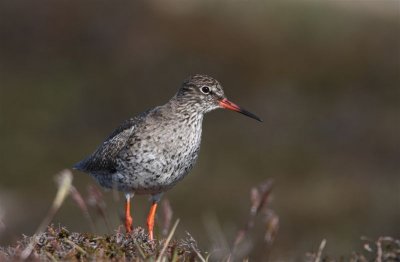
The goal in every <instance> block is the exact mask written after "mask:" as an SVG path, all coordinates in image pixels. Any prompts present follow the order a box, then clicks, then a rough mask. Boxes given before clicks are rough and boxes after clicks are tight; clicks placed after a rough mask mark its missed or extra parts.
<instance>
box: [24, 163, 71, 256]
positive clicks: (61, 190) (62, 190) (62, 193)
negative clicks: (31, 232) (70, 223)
mask: <svg viewBox="0 0 400 262" xmlns="http://www.w3.org/2000/svg"><path fill="white" fill-rule="evenodd" d="M72 179H73V176H72V172H71V171H70V170H68V169H64V170H63V171H61V172H60V173H59V174H58V175H57V176H56V182H57V185H58V191H57V194H56V197H55V198H54V200H53V204H52V205H51V207H50V209H49V212H48V213H47V215H46V217H45V218H44V219H43V221H42V223H41V224H40V226H39V227H38V228H37V230H36V233H35V235H37V234H39V233H42V232H44V230H45V229H46V227H47V226H48V225H49V223H50V222H51V220H52V219H53V217H54V215H55V214H56V213H57V211H58V209H59V208H60V207H61V205H62V204H63V203H64V200H65V198H66V197H67V196H68V194H69V193H70V192H71V186H72ZM33 246H34V238H33V239H32V241H31V243H30V244H29V245H28V246H27V247H26V248H25V249H24V250H23V251H22V253H21V260H26V259H27V258H28V257H29V256H30V254H31V253H32V250H33Z"/></svg>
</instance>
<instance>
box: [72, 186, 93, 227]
mask: <svg viewBox="0 0 400 262" xmlns="http://www.w3.org/2000/svg"><path fill="white" fill-rule="evenodd" d="M71 197H72V199H73V200H74V201H75V203H76V204H77V205H78V207H79V208H80V209H81V211H82V213H83V216H84V217H85V218H86V220H87V221H88V222H89V225H90V228H91V230H92V231H93V232H94V231H96V227H95V225H94V222H93V219H92V217H91V216H90V213H89V209H88V207H87V205H86V203H85V200H83V197H82V195H81V194H80V193H79V191H78V190H77V189H76V188H75V187H74V186H71Z"/></svg>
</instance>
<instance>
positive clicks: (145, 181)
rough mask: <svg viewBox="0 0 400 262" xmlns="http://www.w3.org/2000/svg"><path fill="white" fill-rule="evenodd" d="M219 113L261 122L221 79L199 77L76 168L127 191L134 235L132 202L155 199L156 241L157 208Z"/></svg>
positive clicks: (152, 210)
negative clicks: (210, 116)
mask: <svg viewBox="0 0 400 262" xmlns="http://www.w3.org/2000/svg"><path fill="white" fill-rule="evenodd" d="M217 108H225V109H229V110H233V111H236V112H239V113H242V114H244V115H246V116H248V117H251V118H254V119H256V120H258V121H262V120H261V119H260V118H259V117H257V116H256V115H254V114H253V113H250V112H249V111H246V110H245V109H243V108H241V107H239V106H238V105H236V104H234V103H232V102H230V101H229V100H228V99H227V98H226V96H225V94H224V91H223V89H222V86H221V84H220V83H219V82H218V81H217V80H215V79H214V78H212V77H210V76H206V75H199V74H198V75H194V76H191V77H189V78H188V79H187V80H185V81H184V82H183V84H182V86H181V88H180V89H179V91H178V92H177V93H176V95H175V96H174V97H172V98H171V100H169V101H168V102H167V103H166V104H164V105H162V106H158V107H155V108H153V109H150V110H148V111H145V112H143V113H141V114H139V115H138V116H136V117H134V118H131V119H129V120H127V121H125V122H124V123H123V124H122V125H121V126H119V127H118V128H117V129H116V130H115V131H114V132H113V133H112V134H111V135H110V136H109V137H108V138H106V140H105V141H104V142H103V143H102V144H101V145H100V146H99V147H98V148H97V150H96V151H95V152H94V153H93V154H91V155H90V156H89V157H87V158H86V159H84V160H82V161H81V162H79V163H77V164H76V165H75V166H74V168H75V169H77V170H80V171H83V172H85V173H88V174H90V175H91V176H93V177H94V178H95V179H96V180H97V181H98V182H99V184H100V185H101V186H103V187H105V188H110V189H112V188H114V189H117V190H119V191H122V192H124V194H125V196H126V204H125V228H126V231H127V232H128V233H129V232H131V230H132V217H131V214H130V201H131V198H132V197H133V196H134V194H149V195H151V208H150V212H149V214H148V217H147V227H148V232H149V238H150V240H153V239H154V237H153V228H154V217H155V213H156V209H157V204H158V202H159V201H160V198H161V196H162V194H163V193H164V192H165V191H167V190H169V189H170V188H172V187H173V186H174V185H175V184H176V183H178V182H179V181H181V180H182V179H183V178H184V177H185V176H186V175H187V174H188V173H189V171H190V170H191V169H192V167H193V165H194V164H195V162H196V159H197V156H198V154H199V149H200V141H201V132H202V122H203V117H204V114H205V113H207V112H210V111H212V110H214V109H217Z"/></svg>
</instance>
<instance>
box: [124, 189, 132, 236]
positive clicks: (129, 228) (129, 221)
mask: <svg viewBox="0 0 400 262" xmlns="http://www.w3.org/2000/svg"><path fill="white" fill-rule="evenodd" d="M125 229H126V233H130V232H131V231H132V217H131V197H130V195H127V197H126V204H125Z"/></svg>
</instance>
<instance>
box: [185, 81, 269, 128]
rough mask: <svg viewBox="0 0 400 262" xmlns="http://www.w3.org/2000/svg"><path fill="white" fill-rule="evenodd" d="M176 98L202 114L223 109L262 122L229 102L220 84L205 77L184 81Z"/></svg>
mask: <svg viewBox="0 0 400 262" xmlns="http://www.w3.org/2000/svg"><path fill="white" fill-rule="evenodd" d="M177 98H179V99H180V100H181V101H183V102H184V103H185V104H187V106H193V107H196V108H198V110H200V111H202V112H204V113H206V112H209V111H212V110H214V109H217V108H224V109H229V110H232V111H236V112H238V113H241V114H243V115H246V116H248V117H251V118H253V119H256V120H258V121H260V122H262V120H261V119H260V118H259V117H258V116H256V115H254V114H253V113H251V112H249V111H247V110H245V109H243V108H242V107H240V106H238V105H236V104H234V103H233V102H231V101H229V100H228V99H227V98H226V96H225V94H224V90H223V89H222V86H221V84H220V83H219V82H218V81H217V80H216V79H214V78H212V77H210V76H207V75H200V74H197V75H193V76H191V77H189V78H188V79H186V80H185V81H184V82H183V84H182V87H181V89H180V90H179V91H178V94H177Z"/></svg>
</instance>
